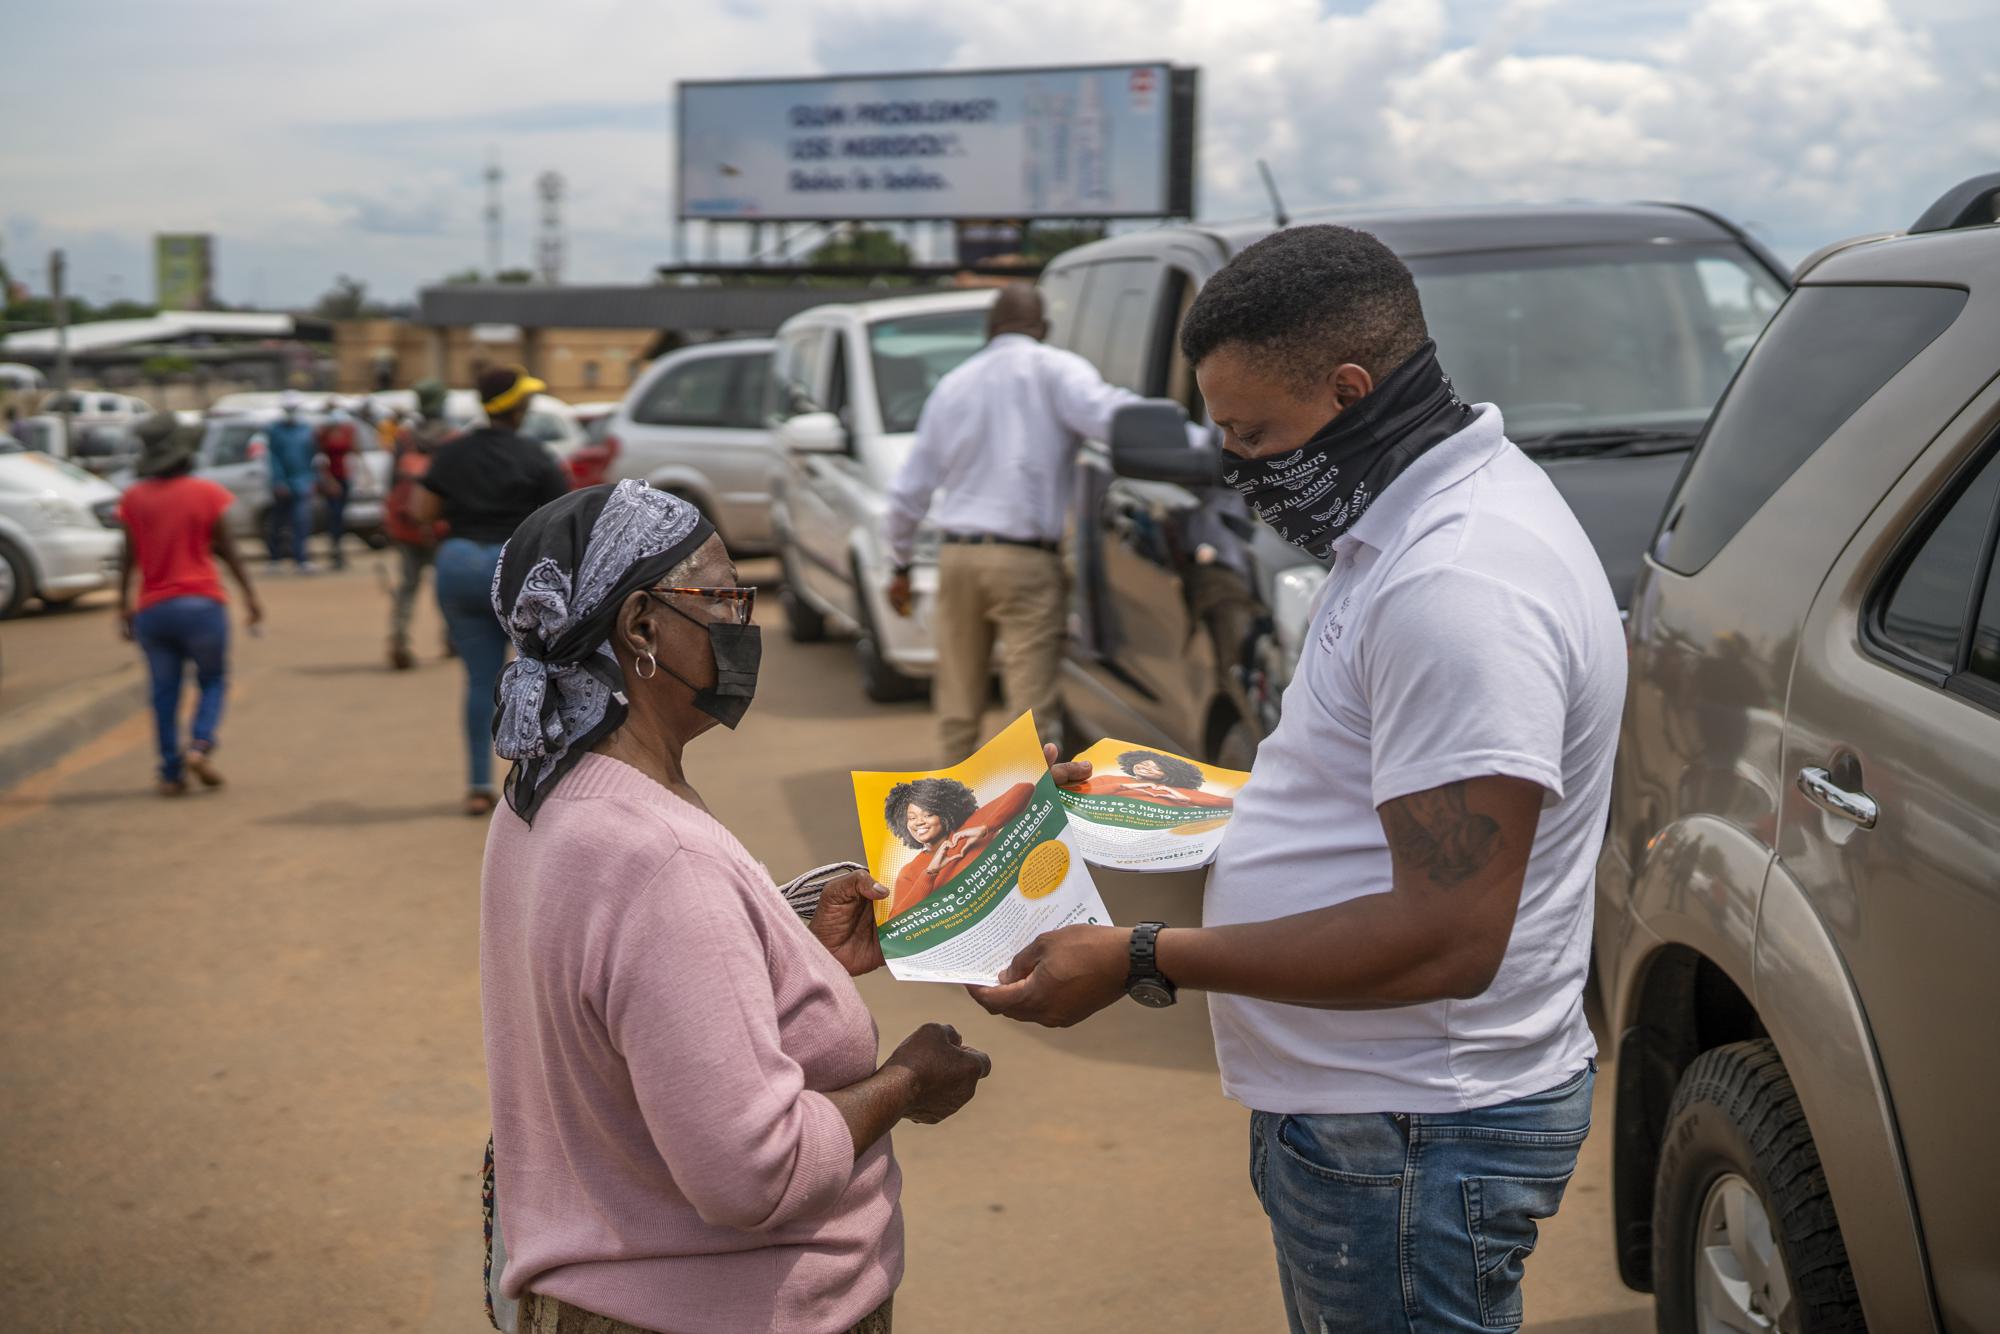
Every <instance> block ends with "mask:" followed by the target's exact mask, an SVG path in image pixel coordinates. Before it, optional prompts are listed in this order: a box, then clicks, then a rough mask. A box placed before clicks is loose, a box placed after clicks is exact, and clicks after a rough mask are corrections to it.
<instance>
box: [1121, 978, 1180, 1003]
mask: <svg viewBox="0 0 2000 1334" xmlns="http://www.w3.org/2000/svg"><path fill="white" fill-rule="evenodd" d="M1130 994H1131V996H1132V999H1133V1000H1135V1001H1138V1002H1139V1004H1141V1005H1143V1006H1145V1007H1146V1008H1148V1009H1151V1010H1164V1009H1166V1008H1167V1007H1168V1006H1169V1005H1172V1004H1173V1003H1174V993H1173V992H1171V991H1169V990H1167V989H1166V988H1165V987H1163V986H1161V985H1160V984H1159V983H1158V982H1152V981H1146V982H1134V983H1133V984H1132V991H1131V993H1130Z"/></svg>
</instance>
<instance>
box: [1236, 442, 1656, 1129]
mask: <svg viewBox="0 0 2000 1334" xmlns="http://www.w3.org/2000/svg"><path fill="white" fill-rule="evenodd" d="M1333 552H1334V567H1333V573H1332V574H1331V575H1330V576H1329V577H1328V579H1327V582H1326V585H1325V587H1324V588H1323V589H1322V590H1321V593H1320V598H1319V602H1318V603H1317V604H1316V607H1315V610H1314V614H1313V620H1312V625H1311V629H1310V631H1309V632H1308V634H1307V636H1306V639H1305V651H1304V653H1303V655H1302V656H1301V658H1300V661H1299V665H1298V669H1297V671H1296V673H1295V674H1294V676H1293V678H1292V682H1291V684H1290V685H1289V686H1287V687H1286V689H1285V696H1284V711H1283V717H1282V719H1281V720H1280V721H1279V724H1278V727H1277V730H1276V731H1274V732H1273V733H1272V734H1271V735H1270V736H1269V737H1267V738H1265V740H1264V742H1263V744H1262V745H1261V746H1260V747H1259V748H1258V751H1257V761H1256V764H1255V766H1254V767H1253V769H1252V771H1251V776H1250V782H1249V783H1248V784H1247V785H1246V786H1245V787H1244V788H1243V790H1242V792H1241V793H1239V794H1238V795H1237V798H1236V810H1235V814H1234V816H1233V818H1232V819H1231V821H1230V824H1229V831H1228V833H1227V835H1226V836H1225V837H1224V839H1223V842H1222V847H1221V849H1220V851H1219V852H1218V854H1217V856H1216V860H1215V866H1214V869H1213V870H1212V871H1211V872H1210V875H1209V883H1208V894H1207V899H1206V902H1205V907H1204V912H1203V921H1204V923H1205V924H1206V925H1208V926H1223V925H1228V924H1231V923H1237V922H1261V921H1269V920H1271V919H1273V918H1278V917H1286V916H1290V915H1292V914H1294V913H1302V912H1309V911H1312V910H1313V909H1316V908H1325V907H1329V906H1331V905H1333V904H1336V903H1344V902H1346V901H1347V900H1349V899H1353V898H1359V897H1361V896H1362V895H1365V894H1381V893H1385V892H1387V891H1388V890H1389V888H1390V875H1391V869H1390V860H1389V845H1388V840H1387V838H1386V837H1385V836H1384V834H1383V832H1382V824H1381V819H1380V817H1379V816H1378V815H1377V814H1376V810H1377V808H1378V807H1380V806H1381V805H1382V804H1383V803H1385V802H1388V801H1390V800H1392V799H1394V798H1396V797H1402V796H1407V795H1409V794H1410V793H1413V792H1422V791H1424V790H1426V789H1429V788H1434V787H1439V786H1442V785H1443V784H1446V783H1452V782H1457V781H1460V780H1462V779H1467V778H1478V777H1481V776H1485V775H1495V774H1498V775H1506V776H1511V777H1516V778H1525V779H1529V780H1531V781H1533V782H1536V783H1539V784H1541V786H1542V787H1543V788H1545V789H1547V796H1546V798H1545V801H1544V806H1543V810H1542V815H1541V822H1540V825H1539V827H1538V828H1537V830H1536V833H1535V844H1534V848H1533V849H1532V851H1531V852H1530V855H1529V859H1528V869H1527V878H1526V881H1525V883H1524V884H1523V885H1522V888H1521V903H1520V909H1519V912H1518V914H1517V915H1516V917H1515V919H1514V931H1513V935H1512V937H1511V938H1510V939H1509V941H1508V944H1507V953H1506V956H1505V958H1504V959H1503V960H1502V962H1501V964H1500V971H1499V974H1498V975H1497V976H1496V977H1495V978H1494V980H1493V985H1492V986H1491V987H1489V988H1488V989H1487V990H1486V991H1485V992H1484V993H1482V994H1481V995H1479V996H1476V997H1474V998H1473V999H1471V1000H1453V1001H1437V1002H1433V1003H1431V1004H1427V1005H1412V1006H1405V1007H1402V1008H1399V1009H1390V1010H1315V1009H1308V1008H1306V1007H1303V1006H1297V1005H1281V1004H1276V1003H1273V1002H1269V1001H1259V1000H1247V999H1245V998H1243V997H1240V996H1220V995H1218V996H1211V997H1210V998H1209V1014H1210V1017H1211V1020H1212V1022H1213V1024H1214V1027H1215V1052H1216V1058H1217V1060H1218V1062H1219V1063H1220V1065H1221V1067H1222V1083H1223V1088H1224V1090H1225V1091H1226V1092H1227V1093H1228V1094H1229V1096H1230V1097H1232V1098H1235V1099H1236V1100H1237V1101H1239V1102H1241V1103H1244V1104H1246V1105H1247V1106H1249V1107H1252V1108H1255V1109H1256V1110H1258V1111H1265V1112H1285V1113H1292V1114H1309V1113H1334V1112H1391V1111H1394V1112H1446V1111H1462V1110H1465V1109H1468V1108H1473V1107H1486V1106H1492V1105H1494V1104H1496V1103H1501V1102H1507V1101H1510V1100H1512V1099H1515V1098H1520V1097H1525V1096H1527V1095H1529V1094H1532V1093H1539V1092H1542V1091H1543V1090H1546V1089H1549V1088H1552V1087H1554V1086H1555V1085H1557V1084H1560V1083H1561V1082H1563V1081H1564V1080H1565V1079H1567V1078H1568V1077H1569V1076H1571V1075H1573V1074H1575V1073H1576V1072H1577V1071H1578V1070H1580V1069H1582V1068H1583V1066H1584V1063H1585V1062H1586V1061H1588V1060H1589V1059H1590V1058H1591V1057H1592V1056H1593V1055H1595V1054H1596V1050H1597V1048H1596V1044H1595V1042H1594V1041H1593V1040H1592V1038H1591V1035H1590V1030H1589V1028H1588V1027H1587V1026H1586V1025H1585V1023H1584V1017H1583V983H1584V974H1585V971H1586V970H1587V968H1588V966H1589V960H1590V928H1591V900H1592V883H1591V882H1592V877H1593V875H1594V873H1595V866H1596V862H1597V854H1598V849H1599V846H1600V844H1601V843H1602V842H1603V838H1604V822H1605V817H1606V813H1607V810H1608V808H1609V806H1610V801H1611V761H1612V754H1613V751H1614V750H1615V749H1616V746H1617V742H1618V723H1619V715H1620V713H1621V712H1622V710H1623V707H1624V699H1625V640H1624V633H1623V630H1622V627H1621V626H1620V624H1619V619H1618V607H1617V603H1616V602H1615V601H1614V599H1613V597H1612V593H1611V586H1610V583H1609V582H1608V581H1607V580H1606V579H1605V576H1604V569H1603V566H1602V565H1601V564H1600V563H1599V561H1598V559H1597V555H1596V553H1595V552H1594V551H1593V550H1592V549H1591V545H1590V541H1589V539H1588V538H1586V537H1585V536H1584V532H1583V527H1582V525H1581V524H1579V523H1578V522H1577V520H1576V516H1575V515H1574V514H1572V513H1571V512H1570V509H1569V506H1568V504H1567V503H1566V502H1565V501H1564V500H1563V498H1562V496H1561V495H1560V494H1559V493H1558V492H1557V491H1556V488H1555V486H1554V485H1553V484H1552V483H1551V482H1550V481H1549V479H1548V477H1547V475H1546V474H1544V473H1543V472H1542V470H1541V469H1540V468H1538V467H1536V466H1535V464H1534V463H1532V462H1531V461H1529V459H1528V457H1527V456H1526V455H1525V454H1523V453H1522V452H1521V451H1520V450H1519V449H1517V448H1515V447H1514V445H1513V444H1512V443H1511V442H1510V441H1508V440H1507V438H1506V435H1505V433H1504V429H1503V425H1502V422H1501V420H1500V410H1499V409H1498V408H1496V407H1494V406H1493V405H1491V404H1482V405H1480V407H1479V409H1478V415H1477V416H1476V417H1475V418H1474V419H1473V421H1472V423H1471V424H1470V425H1469V426H1467V427H1466V428H1465V429H1464V430H1462V431H1460V432H1459V433H1458V434H1457V435H1454V436H1452V437H1451V438H1450V439H1448V440H1446V441H1444V442H1442V443H1441V444H1439V445H1437V446H1436V447H1435V448H1433V449H1432V450H1430V451H1429V452H1428V453H1426V454H1424V455H1423V456H1421V457H1420V458H1419V459H1418V460H1417V461H1416V462H1415V463H1414V464H1412V465H1411V466H1410V467H1409V468H1408V469H1407V470H1406V471H1404V472H1403V474H1402V475H1401V476H1399V477H1398V478H1397V479H1396V480H1395V481H1394V482H1392V483H1391V484H1390V485H1389V486H1388V487H1387V488H1385V489H1384V490H1383V492H1382V494H1381V495H1380V496H1378V497H1377V498H1376V500H1375V503H1374V504H1373V505H1371V506H1370V507H1369V509H1368V510H1367V512H1366V513H1364V514H1363V515H1362V516H1361V518H1360V519H1359V520H1357V521H1356V522H1355V524H1354V526H1353V527H1352V528H1350V529H1349V530H1348V531H1347V532H1346V533H1345V534H1343V535H1342V536H1341V537H1340V539H1339V540H1338V541H1337V542H1335V543H1334V548H1333Z"/></svg>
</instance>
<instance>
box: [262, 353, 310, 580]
mask: <svg viewBox="0 0 2000 1334" xmlns="http://www.w3.org/2000/svg"><path fill="white" fill-rule="evenodd" d="M279 406H280V407H281V408H282V409H283V413H284V415H283V416H281V417H279V418H278V420H276V421H274V422H272V423H271V424H270V425H269V426H267V427H265V428H264V442H265V445H266V446H267V452H266V455H265V462H266V463H267V464H268V466H269V467H270V469H271V508H270V510H269V511H268V512H267V513H266V516H265V527H264V546H265V549H266V550H267V551H269V552H270V556H271V567H272V568H273V569H276V568H277V567H278V566H279V565H280V564H282V563H283V561H284V558H285V550H286V547H287V545H288V543H287V541H286V538H285V533H286V530H287V529H289V530H290V533H291V536H290V540H289V546H290V550H291V557H292V562H293V563H294V564H295V565H297V566H298V568H299V573H300V574H310V573H312V565H311V563H310V562H309V561H308V560H307V559H306V539H307V538H308V537H310V536H312V514H313V509H312V504H313V483H314V481H315V474H314V471H313V450H314V445H313V430H312V427H311V425H310V424H308V423H307V422H306V420H305V418H304V417H303V416H302V415H301V414H300V409H301V408H303V407H304V406H305V400H304V398H302V397H301V396H300V395H299V392H298V391H297V390H295V389H288V390H286V391H285V396H284V397H283V398H282V399H280V400H279Z"/></svg>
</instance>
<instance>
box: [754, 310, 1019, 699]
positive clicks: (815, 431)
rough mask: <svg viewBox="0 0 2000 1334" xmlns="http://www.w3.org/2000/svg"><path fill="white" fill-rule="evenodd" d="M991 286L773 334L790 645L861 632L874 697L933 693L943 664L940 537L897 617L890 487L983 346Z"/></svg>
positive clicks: (779, 511) (832, 316)
mask: <svg viewBox="0 0 2000 1334" xmlns="http://www.w3.org/2000/svg"><path fill="white" fill-rule="evenodd" d="M994 295H995V293H994V291H993V290H992V289H991V288H987V289H983V290H976V291H962V292H938V293H929V294H925V295H921V296H907V297H896V298H892V299H889V300H884V301H868V302H863V303H861V304H858V305H844V306H843V305H835V306H819V307H816V308H814V309H812V310H808V311H805V312H803V313H801V314H799V315H795V316H793V317H792V318H791V319H789V320H787V321H785V323H784V324H783V325H782V326H781V327H780V328H779V330H778V338H777V347H776V349H775V350H774V351H773V353H772V357H771V370H770V379H769V382H768V384H767V386H766V390H765V402H766V405H767V408H768V414H767V415H768V417H769V419H770V420H771V422H772V423H773V427H774V430H775V432H776V437H777V443H778V449H779V452H780V455H781V459H782V466H781V467H780V470H779V472H778V474H777V478H776V481H775V482H774V484H773V489H772V494H771V526H772V529H773V533H774V537H775V539H776V543H777V547H778V554H779V556H780V558H781V560H782V561H783V563H784V573H785V593H784V605H785V614H786V621H787V624H788V626H789V628H790V630H791V634H792V637H793V638H794V639H798V640H814V639H818V638H820V637H822V636H824V635H825V634H826V633H827V630H828V628H829V627H834V628H839V629H842V630H850V631H852V632H854V633H855V634H856V636H857V639H856V646H855V652H856V655H857V657H858V658H859V660H860V663H861V675H862V685H863V688H864V689H865V690H866V691H867V694H868V697H869V698H870V699H874V700H882V701H887V700H895V699H904V698H908V697H910V696H912V695H914V694H917V693H919V692H921V691H922V690H923V689H924V679H925V678H927V677H929V676H930V675H931V673H932V671H933V669H934V668H935V666H936V663H937V651H936V649H935V648H934V647H933V645H932V632H931V622H932V613H933V608H934V605H935V602H936V598H937V546H936V535H935V533H934V532H931V531H929V530H928V529H927V530H925V532H924V533H923V534H921V535H920V539H919V544H918V548H917V553H916V565H915V568H914V570H913V571H912V573H911V578H910V582H911V587H912V590H913V592H914V601H915V606H914V607H913V609H912V612H911V615H910V616H909V617H908V618H904V617H900V616H897V615H896V614H895V613H894V612H892V611H891V610H890V609H889V604H888V600H887V597H886V591H887V588H888V583H889V576H890V573H891V571H892V562H891V561H890V559H889V555H888V551H887V544H886V540H885V537H884V534H883V520H884V518H885V516H886V515H887V513H888V489H889V484H890V482H891V481H893V480H894V479H895V476H896V471H897V470H898V469H899V468H901V467H902V465H903V460H904V459H905V458H906V457H907V456H908V455H909V452H910V443H911V439H912V436H913V434H914V432H915V431H916V427H917V415H918V414H919V413H921V412H922V411H923V407H924V400H925V399H927V398H928V397H930V392H931V388H932V387H933V386H934V385H936V384H937V382H938V381H939V380H940V379H942V378H943V377H944V376H945V374H946V373H947V372H948V371H950V370H951V369H952V368H953V367H955V366H957V365H958V364H959V363H960V362H962V361H964V360H965V359H966V358H967V357H969V356H971V355H972V354H973V353H974V352H977V351H978V350H979V349H980V348H981V347H982V346H984V345H985V342H986V311H987V308H988V307H989V306H991V305H992V304H993V299H994Z"/></svg>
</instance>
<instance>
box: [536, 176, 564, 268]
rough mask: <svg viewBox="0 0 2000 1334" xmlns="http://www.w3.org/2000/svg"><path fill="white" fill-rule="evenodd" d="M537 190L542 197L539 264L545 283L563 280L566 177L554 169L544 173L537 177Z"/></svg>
mask: <svg viewBox="0 0 2000 1334" xmlns="http://www.w3.org/2000/svg"><path fill="white" fill-rule="evenodd" d="M535 193H536V194H538V195H540V196H541V197H542V234H541V237H540V239H538V240H537V241H536V242H535V267H536V268H537V269H539V270H540V271H541V279H542V281H543V282H545V283H559V282H561V281H562V267H563V231H562V197H563V178H562V177H561V175H559V174H558V173H556V172H553V171H545V172H543V173H542V174H541V175H540V176H537V177H536V178H535Z"/></svg>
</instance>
